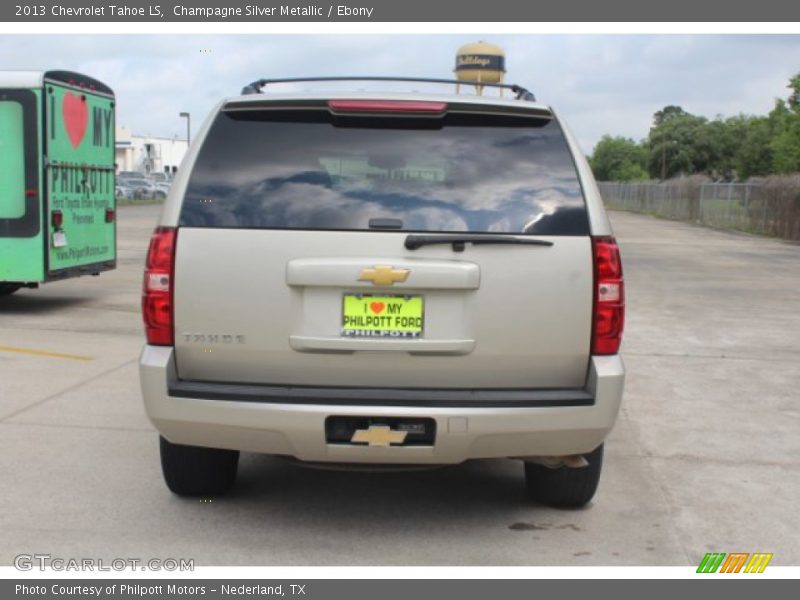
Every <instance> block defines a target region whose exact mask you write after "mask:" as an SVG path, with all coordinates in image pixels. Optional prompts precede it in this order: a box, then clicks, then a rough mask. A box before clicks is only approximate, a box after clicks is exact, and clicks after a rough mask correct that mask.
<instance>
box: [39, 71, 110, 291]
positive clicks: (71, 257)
mask: <svg viewBox="0 0 800 600" xmlns="http://www.w3.org/2000/svg"><path fill="white" fill-rule="evenodd" d="M45 95H46V98H45V110H46V119H45V124H46V130H45V144H46V147H47V158H48V161H47V165H46V185H47V193H48V201H49V213H50V214H49V215H48V218H47V219H46V223H47V228H48V238H49V239H48V244H47V248H48V276H49V277H51V278H55V277H63V276H67V275H70V274H76V273H82V272H95V271H99V270H105V269H107V268H113V267H114V266H115V261H116V214H115V213H116V197H115V193H114V170H115V168H114V134H115V132H114V122H115V119H114V111H115V106H114V96H113V95H112V94H111V93H110V90H108V92H106V91H103V90H99V89H94V90H91V89H89V87H88V86H86V85H83V86H80V87H79V86H78V83H77V82H76V83H75V85H70V84H69V83H68V82H65V81H61V79H45ZM54 213H55V216H54Z"/></svg>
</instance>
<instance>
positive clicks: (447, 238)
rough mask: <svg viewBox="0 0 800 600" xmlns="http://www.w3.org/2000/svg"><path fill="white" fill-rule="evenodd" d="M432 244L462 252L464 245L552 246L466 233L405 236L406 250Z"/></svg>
mask: <svg viewBox="0 0 800 600" xmlns="http://www.w3.org/2000/svg"><path fill="white" fill-rule="evenodd" d="M433 244H453V250H454V251H456V252H462V251H463V250H464V247H465V246H466V244H529V245H532V246H552V245H553V242H549V241H547V240H542V239H539V238H535V237H528V236H513V235H487V234H485V233H473V234H470V233H467V234H457V235H416V234H411V235H408V236H406V244H405V245H406V249H408V250H416V249H417V248H422V247H423V246H431V245H433Z"/></svg>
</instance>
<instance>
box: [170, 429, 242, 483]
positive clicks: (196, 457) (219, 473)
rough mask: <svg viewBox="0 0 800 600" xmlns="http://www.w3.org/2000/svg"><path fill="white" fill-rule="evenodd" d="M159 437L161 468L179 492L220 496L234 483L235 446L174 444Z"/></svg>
mask: <svg viewBox="0 0 800 600" xmlns="http://www.w3.org/2000/svg"><path fill="white" fill-rule="evenodd" d="M160 439H161V471H162V472H163V474H164V481H165V482H166V483H167V487H168V488H169V489H170V490H171V491H172V492H173V493H174V494H177V495H178V496H219V495H221V494H224V493H225V492H227V491H229V490H230V489H231V488H232V487H233V484H234V483H236V470H237V468H238V466H239V451H238V450H220V449H217V448H201V447H199V446H184V445H182V444H173V443H172V442H170V441H168V440H167V439H165V438H164V437H163V436H161V437H160Z"/></svg>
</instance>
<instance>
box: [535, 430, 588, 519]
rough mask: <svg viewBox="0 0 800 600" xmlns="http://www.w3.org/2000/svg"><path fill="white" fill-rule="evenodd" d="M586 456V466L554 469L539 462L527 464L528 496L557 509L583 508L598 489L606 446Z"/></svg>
mask: <svg viewBox="0 0 800 600" xmlns="http://www.w3.org/2000/svg"><path fill="white" fill-rule="evenodd" d="M583 457H584V458H585V459H586V460H587V461H588V462H589V465H588V466H586V467H580V468H577V469H575V468H569V467H558V468H555V469H551V468H549V467H545V466H543V465H539V464H536V463H527V462H526V463H525V491H526V493H527V495H528V498H530V499H531V500H535V501H536V502H541V503H542V504H547V505H548V506H553V507H556V508H581V507H582V506H585V505H586V504H587V503H588V502H589V501H590V500H591V499H592V497H593V496H594V493H595V492H596V491H597V484H598V483H599V482H600V471H601V469H602V466H603V445H602V444H600V445H599V446H598V447H597V448H595V449H594V450H593V451H592V452H590V453H589V454H584V455H583Z"/></svg>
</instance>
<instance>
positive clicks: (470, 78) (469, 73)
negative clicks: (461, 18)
mask: <svg viewBox="0 0 800 600" xmlns="http://www.w3.org/2000/svg"><path fill="white" fill-rule="evenodd" d="M453 72H454V73H455V74H456V79H458V81H459V84H458V85H456V93H459V92H460V91H461V83H465V84H471V85H474V86H475V91H476V92H477V93H478V95H479V96H481V95H482V94H483V87H484V86H482V85H481V84H482V83H503V79H504V78H505V76H506V55H505V52H503V49H502V48H500V46H495V45H494V44H489V43H488V42H475V43H472V44H465V45H463V46H461V48H459V49H458V52H456V68H455V69H454V70H453ZM500 95H501V96H502V95H503V90H502V89H501V90H500Z"/></svg>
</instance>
